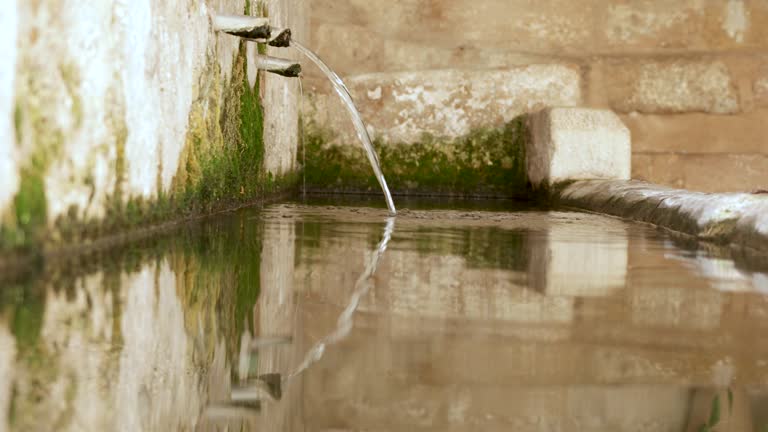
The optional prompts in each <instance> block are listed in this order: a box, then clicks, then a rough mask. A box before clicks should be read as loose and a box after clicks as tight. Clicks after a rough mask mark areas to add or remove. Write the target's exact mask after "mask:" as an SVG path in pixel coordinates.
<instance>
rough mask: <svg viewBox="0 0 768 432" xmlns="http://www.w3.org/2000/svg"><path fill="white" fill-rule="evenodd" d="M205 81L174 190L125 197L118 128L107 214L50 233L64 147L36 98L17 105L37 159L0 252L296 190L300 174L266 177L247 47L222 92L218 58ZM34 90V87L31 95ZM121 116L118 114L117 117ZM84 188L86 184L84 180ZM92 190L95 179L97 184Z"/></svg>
mask: <svg viewBox="0 0 768 432" xmlns="http://www.w3.org/2000/svg"><path fill="white" fill-rule="evenodd" d="M207 65H208V66H207V67H208V70H207V71H206V76H209V77H211V79H210V81H211V82H212V83H213V84H212V85H209V86H206V87H204V88H203V89H202V91H201V94H200V96H199V99H198V100H196V101H194V102H193V106H192V108H191V111H190V117H189V127H188V133H187V137H186V142H185V146H184V149H183V152H182V156H181V163H180V164H179V168H178V170H177V173H176V175H175V177H174V179H173V183H172V188H171V190H170V191H168V192H165V191H163V190H162V187H160V185H158V191H159V192H158V195H157V196H156V197H155V198H151V199H145V198H135V197H131V196H127V195H126V192H125V191H124V184H125V180H126V171H127V166H126V164H127V162H126V154H125V153H126V150H125V147H126V141H127V136H128V131H127V128H126V126H125V123H124V121H115V122H113V124H112V125H111V128H112V129H113V130H114V133H115V142H114V143H109V144H108V145H107V147H109V146H112V145H114V146H115V149H114V151H115V153H114V154H115V159H114V167H113V168H114V172H115V183H114V188H113V190H112V191H111V194H110V195H109V196H108V197H107V212H106V215H105V217H104V218H102V219H99V220H84V219H83V217H82V214H84V211H82V210H84V209H77V208H74V209H73V211H70V212H68V214H66V215H63V216H60V217H58V218H57V220H56V221H54V223H53V226H54V227H55V229H52V230H49V229H48V225H49V224H48V220H47V219H48V217H47V208H46V196H45V188H44V179H45V174H46V172H47V170H48V167H49V166H50V164H51V163H52V161H53V160H55V158H57V157H59V155H60V152H61V149H62V148H63V140H64V139H63V134H62V133H61V132H60V131H58V130H53V131H52V130H51V127H50V125H51V124H52V123H51V121H50V119H47V118H46V116H45V115H43V114H41V111H40V110H39V109H36V107H37V104H38V102H36V99H35V98H29V99H19V103H18V107H17V111H18V112H17V113H16V115H15V116H16V118H17V123H18V126H17V129H18V130H22V128H23V127H24V129H23V130H30V131H32V133H34V136H30V137H27V139H28V140H32V139H34V141H33V142H34V143H35V145H36V148H37V150H36V152H35V153H34V157H32V158H31V159H30V163H29V164H28V166H25V167H24V168H23V169H22V173H21V174H22V176H21V187H20V190H19V193H18V195H17V197H16V200H15V202H14V208H13V211H12V212H11V213H12V214H6V215H2V216H3V223H2V224H1V225H0V251H8V250H29V251H39V250H41V246H43V245H44V244H46V243H60V242H67V243H78V242H82V241H84V240H88V239H93V238H98V237H101V236H104V235H110V234H114V233H118V232H121V231H127V230H131V229H134V228H137V227H142V226H148V225H156V224H158V223H162V222H165V221H169V220H178V219H180V218H186V217H195V216H199V215H203V214H208V213H211V212H216V211H220V210H226V209H231V208H234V207H238V206H240V205H244V204H248V203H252V202H257V201H259V200H261V199H263V198H265V197H266V196H267V195H268V194H274V193H278V192H280V191H283V190H286V189H291V188H293V187H295V185H296V184H297V181H298V176H297V175H296V173H290V174H287V175H279V176H272V174H271V173H266V172H265V170H264V136H263V111H262V107H261V103H260V97H259V83H258V79H257V82H256V84H255V86H253V87H252V86H251V85H250V84H249V82H248V70H247V67H248V66H247V57H246V50H245V43H244V42H241V44H240V48H239V51H238V54H237V57H236V59H235V62H234V66H233V71H232V79H231V80H230V84H229V85H228V86H225V88H224V91H223V92H222V91H220V90H219V87H218V86H219V84H220V83H221V81H222V73H221V71H220V69H219V66H218V62H217V61H216V60H215V59H214V58H213V57H212V58H210V59H209V61H208V63H207ZM61 73H62V76H65V77H70V78H71V79H68V81H71V80H74V78H73V77H74V72H73V71H70V70H69V69H68V68H65V67H62V69H61ZM34 84H35V83H34V82H33V80H32V81H30V84H29V85H28V87H29V88H34V87H35V85H34ZM117 114H118V115H117V117H120V116H119V113H117ZM85 181H86V183H88V180H87V177H86V180H85ZM91 183H93V180H92V179H91Z"/></svg>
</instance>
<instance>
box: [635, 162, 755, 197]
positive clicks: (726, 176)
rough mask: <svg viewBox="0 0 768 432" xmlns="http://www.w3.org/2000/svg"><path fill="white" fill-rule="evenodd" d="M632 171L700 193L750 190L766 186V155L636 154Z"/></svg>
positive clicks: (640, 176)
mask: <svg viewBox="0 0 768 432" xmlns="http://www.w3.org/2000/svg"><path fill="white" fill-rule="evenodd" d="M632 173H633V177H635V178H636V179H639V180H645V181H648V182H651V183H657V184H662V185H666V186H673V187H677V188H685V189H691V190H695V191H701V192H750V191H753V190H755V189H766V188H768V155H762V154H734V153H729V154H722V153H721V154H717V153H712V154H684V153H637V154H635V155H633V160H632ZM713 174H714V175H713Z"/></svg>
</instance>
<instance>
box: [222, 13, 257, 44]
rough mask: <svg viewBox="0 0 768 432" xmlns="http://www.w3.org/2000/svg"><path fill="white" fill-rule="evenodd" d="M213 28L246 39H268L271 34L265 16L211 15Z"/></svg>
mask: <svg viewBox="0 0 768 432" xmlns="http://www.w3.org/2000/svg"><path fill="white" fill-rule="evenodd" d="M213 28H214V29H215V30H216V31H221V32H224V33H229V34H231V35H234V36H240V37H243V38H247V39H269V38H270V36H271V35H272V28H271V27H270V26H269V20H268V19H267V18H258V17H252V16H247V15H216V16H214V17H213Z"/></svg>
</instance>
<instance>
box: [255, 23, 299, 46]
mask: <svg viewBox="0 0 768 432" xmlns="http://www.w3.org/2000/svg"><path fill="white" fill-rule="evenodd" d="M258 42H261V41H258ZM265 42H266V43H267V45H269V46H273V47H278V48H286V47H289V46H291V29H287V28H286V29H279V28H275V27H272V37H271V39H269V40H267V41H265Z"/></svg>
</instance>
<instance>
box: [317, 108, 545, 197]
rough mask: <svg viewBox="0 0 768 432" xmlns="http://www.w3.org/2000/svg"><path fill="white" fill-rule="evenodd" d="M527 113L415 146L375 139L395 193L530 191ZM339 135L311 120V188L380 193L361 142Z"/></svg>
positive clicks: (512, 193)
mask: <svg viewBox="0 0 768 432" xmlns="http://www.w3.org/2000/svg"><path fill="white" fill-rule="evenodd" d="M529 137H530V135H529V131H528V127H527V125H526V119H525V117H524V116H521V117H518V118H516V119H514V120H512V121H510V122H509V123H507V124H505V125H504V126H503V127H501V128H495V129H494V128H492V129H481V130H475V131H472V132H471V133H469V134H468V135H466V136H464V137H460V138H455V139H440V138H436V137H432V136H428V135H425V136H424V137H423V138H422V139H421V140H420V141H419V142H416V143H412V144H403V143H384V142H382V141H380V140H377V141H376V142H374V147H375V148H376V150H377V152H378V154H379V159H380V161H381V167H382V171H383V172H384V176H385V177H386V179H387V183H388V185H389V187H390V188H391V189H392V191H393V192H396V193H402V194H435V195H473V196H522V195H527V193H528V188H527V186H526V183H527V178H526V174H525V144H526V141H527V140H528V139H530V138H529ZM332 138H333V133H332V132H330V131H327V130H324V129H322V128H321V127H319V126H318V125H316V124H309V125H308V127H307V128H306V131H305V133H304V141H303V142H304V145H305V150H306V166H305V167H303V169H304V173H305V176H306V183H307V189H308V190H314V191H333V192H352V191H354V192H377V191H378V190H379V185H378V183H377V181H376V178H375V177H374V175H373V171H372V169H371V167H370V164H369V163H368V160H367V158H366V156H365V154H364V152H363V150H362V147H361V145H359V144H358V143H350V144H347V145H343V146H341V145H331V144H328V143H329V142H331V141H332Z"/></svg>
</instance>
